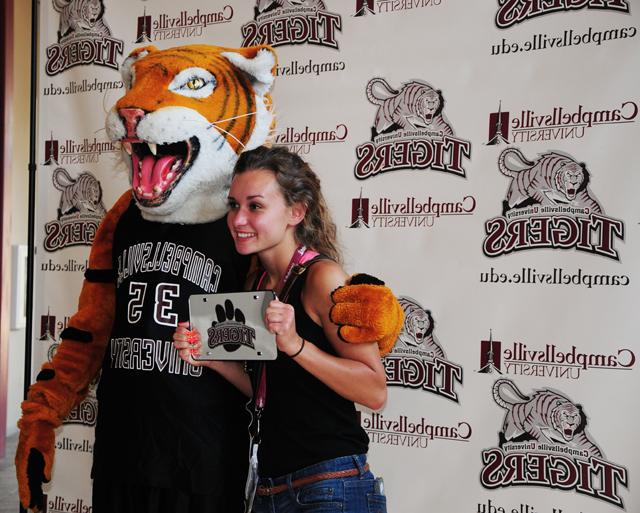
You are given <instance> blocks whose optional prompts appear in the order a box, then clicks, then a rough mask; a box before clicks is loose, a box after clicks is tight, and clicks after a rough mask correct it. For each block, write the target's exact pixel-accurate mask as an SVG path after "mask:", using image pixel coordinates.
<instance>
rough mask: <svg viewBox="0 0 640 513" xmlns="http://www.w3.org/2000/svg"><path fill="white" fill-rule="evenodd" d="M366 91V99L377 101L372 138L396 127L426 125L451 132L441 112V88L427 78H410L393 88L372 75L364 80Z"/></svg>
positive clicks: (435, 129) (397, 128)
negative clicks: (396, 88) (434, 85)
mask: <svg viewBox="0 0 640 513" xmlns="http://www.w3.org/2000/svg"><path fill="white" fill-rule="evenodd" d="M366 93H367V98H368V99H369V101H370V102H371V103H373V104H374V105H378V112H377V113H376V117H375V121H374V125H373V127H372V139H374V138H375V137H376V136H377V135H379V134H382V133H388V132H393V131H396V130H420V129H426V130H432V131H434V132H436V133H438V134H439V135H453V129H452V128H451V125H450V123H449V122H448V121H447V120H446V119H445V117H444V115H443V113H442V111H443V109H444V98H443V96H442V92H441V91H440V90H437V89H434V88H433V87H431V86H430V85H429V84H427V83H426V82H422V81H421V80H412V81H410V82H407V83H405V84H403V85H402V88H401V89H400V90H395V89H393V88H392V87H391V86H390V85H389V84H388V83H387V81H386V80H384V79H383V78H373V79H371V80H370V81H369V82H368V83H367V87H366Z"/></svg>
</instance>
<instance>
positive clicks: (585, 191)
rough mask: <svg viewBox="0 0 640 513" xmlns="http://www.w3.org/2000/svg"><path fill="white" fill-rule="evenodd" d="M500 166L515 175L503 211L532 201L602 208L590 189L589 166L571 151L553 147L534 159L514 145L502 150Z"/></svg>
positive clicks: (503, 170)
mask: <svg viewBox="0 0 640 513" xmlns="http://www.w3.org/2000/svg"><path fill="white" fill-rule="evenodd" d="M498 169H499V170H500V172H501V173H502V174H503V175H505V176H507V177H509V178H511V183H510V185H509V189H508V191H507V197H506V199H505V201H504V204H503V214H504V213H506V212H507V211H509V210H511V209H514V208H522V207H526V206H529V205H542V206H545V205H560V204H566V205H573V206H576V207H585V208H588V209H589V210H590V212H594V213H599V212H602V207H601V206H600V204H599V203H598V201H597V200H596V199H595V197H594V195H593V193H592V192H591V190H590V189H589V172H588V171H587V167H586V166H585V164H583V163H580V162H577V161H576V160H575V159H573V158H572V157H570V156H569V155H565V154H563V153H560V152H557V151H552V152H547V153H544V154H542V155H540V158H539V159H538V160H536V161H535V162H532V161H530V160H528V159H527V158H526V157H525V156H524V155H523V154H522V152H521V151H520V150H519V149H518V148H513V147H510V148H506V149H504V150H503V151H502V152H501V153H500V156H499V157H498Z"/></svg>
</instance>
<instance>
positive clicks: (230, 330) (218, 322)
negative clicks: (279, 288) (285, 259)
mask: <svg viewBox="0 0 640 513" xmlns="http://www.w3.org/2000/svg"><path fill="white" fill-rule="evenodd" d="M273 299H275V294H274V292H273V291H272V290H260V291H255V292H232V293H227V294H194V295H192V296H190V297H189V317H190V321H191V326H192V328H196V329H197V330H198V331H199V332H200V338H201V340H202V346H201V348H200V355H199V356H198V357H197V358H196V357H194V358H196V359H197V360H275V359H276V357H277V356H278V351H277V346H276V336H275V335H274V334H272V333H269V331H267V328H266V327H265V325H264V311H265V309H266V308H267V306H268V305H269V302H270V301H272V300H273Z"/></svg>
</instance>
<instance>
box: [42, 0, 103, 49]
mask: <svg viewBox="0 0 640 513" xmlns="http://www.w3.org/2000/svg"><path fill="white" fill-rule="evenodd" d="M52 1H53V8H54V9H55V10H56V11H57V12H59V13H60V28H59V30H58V40H62V39H64V38H66V37H67V36H70V35H72V34H100V35H110V34H111V31H110V30H109V28H108V27H107V25H106V24H105V22H104V4H103V2H102V0H52Z"/></svg>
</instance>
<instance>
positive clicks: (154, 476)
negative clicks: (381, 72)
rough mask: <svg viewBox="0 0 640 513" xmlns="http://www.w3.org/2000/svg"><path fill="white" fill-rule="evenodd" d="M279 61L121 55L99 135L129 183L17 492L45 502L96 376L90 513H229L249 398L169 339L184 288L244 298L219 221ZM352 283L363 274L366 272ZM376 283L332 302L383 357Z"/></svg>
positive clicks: (54, 366)
mask: <svg viewBox="0 0 640 513" xmlns="http://www.w3.org/2000/svg"><path fill="white" fill-rule="evenodd" d="M275 66H276V56H275V54H274V52H273V51H272V50H271V49H270V48H269V47H266V46H259V47H249V48H240V49H229V48H221V47H215V46H205V45H193V46H185V47H177V48H171V49H167V50H162V51H160V50H158V49H156V48H155V47H153V46H149V47H145V48H141V49H138V50H135V51H134V52H132V53H131V54H130V55H129V56H128V57H127V59H126V60H125V61H124V63H123V64H122V74H123V78H124V82H125V85H126V88H127V91H126V94H125V95H124V96H123V97H122V98H120V99H119V100H118V101H117V103H116V104H115V106H114V108H113V109H112V110H111V111H110V112H109V114H108V116H107V121H106V127H107V133H108V134H109V137H110V138H111V140H113V141H119V142H120V143H121V146H122V149H123V152H124V153H123V156H124V158H125V160H126V161H127V163H129V164H130V176H129V178H130V182H131V186H132V188H131V190H129V191H127V192H125V193H124V194H123V195H122V196H121V197H120V199H118V200H117V202H116V203H115V205H114V206H113V207H112V208H111V210H110V211H109V212H108V213H107V214H106V216H105V217H104V219H103V221H102V223H101V225H100V228H99V229H98V231H97V233H96V236H95V239H94V242H93V245H92V248H91V251H90V256H89V265H88V269H87V271H86V273H85V280H84V283H83V286H82V290H81V293H80V299H79V309H78V312H77V313H76V314H75V315H74V316H73V317H71V319H70V322H69V325H68V327H67V328H66V329H65V330H64V331H63V332H62V334H61V338H62V341H61V343H60V346H59V348H58V350H57V351H56V354H55V357H54V358H53V360H52V361H51V363H45V364H44V365H43V367H42V369H41V371H40V373H39V374H38V376H37V378H36V382H35V383H34V384H32V385H31V387H30V389H29V392H28V395H27V399H26V400H25V401H24V402H23V404H22V412H23V414H22V417H21V419H20V420H19V422H18V426H19V428H20V437H19V443H18V449H17V453H16V472H17V476H18V484H19V494H20V499H21V502H22V504H23V506H24V507H25V508H32V509H33V510H35V511H38V510H41V509H42V508H43V492H42V483H43V482H47V481H49V480H50V478H51V470H52V466H53V460H54V445H55V430H56V428H58V427H59V426H60V425H61V424H62V422H63V420H64V419H65V417H66V416H67V415H68V414H69V412H70V411H71V409H72V408H73V407H74V406H75V405H77V404H78V403H79V402H80V401H81V400H82V399H83V397H84V396H85V395H86V394H87V391H88V387H89V384H90V383H91V382H92V380H94V379H95V378H96V376H97V375H98V374H99V373H100V372H101V377H100V384H99V388H98V391H97V397H98V401H99V413H98V419H97V424H96V432H95V445H94V451H93V457H94V461H93V468H92V477H93V511H94V513H99V512H109V513H123V512H129V511H131V512H133V511H135V512H136V513H144V512H149V513H152V512H153V513H160V512H165V511H166V512H171V513H181V512H184V511H199V512H212V513H213V512H220V513H234V512H237V511H242V498H243V497H242V496H243V493H242V492H243V485H244V479H245V476H246V459H247V458H246V448H247V442H248V439H247V417H246V416H245V415H244V414H243V406H244V402H245V401H246V399H243V398H242V397H241V395H240V393H239V392H238V391H237V390H236V389H235V388H234V387H233V386H231V385H230V384H229V383H228V382H227V381H226V380H225V379H223V378H222V377H221V376H219V375H217V374H216V373H214V372H210V371H209V370H207V371H204V372H203V368H202V367H195V366H192V365H188V364H185V363H184V362H182V361H181V360H180V358H179V357H177V354H176V353H175V349H174V348H173V345H172V335H173V332H174V331H175V328H176V325H177V322H178V321H182V320H186V319H188V297H189V296H190V295H191V294H195V293H199V294H201V293H211V292H225V291H233V290H242V289H243V288H244V284H245V281H246V277H247V274H248V270H249V267H250V264H251V262H250V261H249V260H248V259H247V257H243V256H240V255H238V254H237V253H236V252H235V249H234V245H233V241H232V239H231V235H230V233H229V231H228V229H227V226H226V219H225V215H226V210H227V191H228V188H229V185H230V181H231V175H232V171H233V166H234V164H235V162H236V160H237V158H238V155H239V153H240V152H242V151H244V150H249V149H253V148H256V147H258V146H260V145H262V144H263V143H265V142H266V141H267V140H268V137H269V135H270V133H271V132H272V130H273V125H274V121H273V109H272V105H271V98H270V94H269V91H270V89H271V86H272V84H273V80H274V72H275ZM363 277H364V278H363ZM383 285H384V284H383V283H382V282H379V281H376V280H375V278H372V277H366V275H356V276H354V277H352V278H351V279H350V283H348V284H346V285H345V286H344V287H340V288H339V289H337V290H336V291H334V293H333V299H334V303H335V305H334V308H333V310H332V312H331V317H332V320H333V321H334V322H335V323H336V324H337V325H339V326H340V328H339V334H340V336H341V338H343V339H344V340H346V341H347V342H353V343H357V342H362V341H372V340H377V341H378V344H379V346H380V349H381V354H384V353H385V352H387V351H389V350H390V349H391V347H392V345H393V343H394V342H395V339H396V337H397V335H398V333H399V331H400V327H401V325H402V320H403V319H402V315H403V314H402V309H401V308H400V305H399V304H398V302H397V300H396V299H395V297H394V296H393V294H392V293H391V291H390V290H389V289H388V288H387V287H384V286H383Z"/></svg>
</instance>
